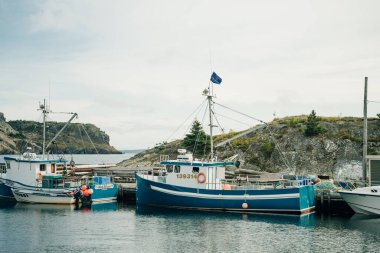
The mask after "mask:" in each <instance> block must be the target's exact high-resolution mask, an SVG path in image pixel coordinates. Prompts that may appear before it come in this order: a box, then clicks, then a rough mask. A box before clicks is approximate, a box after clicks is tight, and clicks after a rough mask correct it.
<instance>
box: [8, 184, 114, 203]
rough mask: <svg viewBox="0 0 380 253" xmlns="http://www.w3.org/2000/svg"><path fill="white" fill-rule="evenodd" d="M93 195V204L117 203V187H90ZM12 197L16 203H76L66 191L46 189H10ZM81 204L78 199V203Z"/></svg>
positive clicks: (71, 194) (70, 193)
mask: <svg viewBox="0 0 380 253" xmlns="http://www.w3.org/2000/svg"><path fill="white" fill-rule="evenodd" d="M91 188H92V189H93V194H92V195H91V200H90V202H92V203H93V204H96V203H107V202H115V201H117V186H116V184H110V185H109V186H108V187H102V188H97V187H95V186H93V187H91ZM12 192H13V195H14V197H15V199H16V200H17V201H18V202H24V203H38V204H67V205H72V204H75V203H76V200H75V198H74V197H73V193H72V192H70V191H68V190H61V191H56V190H54V191H52V190H48V189H43V188H39V189H28V188H24V189H23V188H12ZM79 202H82V201H81V200H80V199H79V201H78V203H79Z"/></svg>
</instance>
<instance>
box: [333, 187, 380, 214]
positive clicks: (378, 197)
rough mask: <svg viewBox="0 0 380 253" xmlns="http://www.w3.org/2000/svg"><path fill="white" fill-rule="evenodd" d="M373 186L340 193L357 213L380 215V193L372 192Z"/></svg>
mask: <svg viewBox="0 0 380 253" xmlns="http://www.w3.org/2000/svg"><path fill="white" fill-rule="evenodd" d="M372 188H373V187H372ZM372 188H371V187H366V188H362V189H358V190H357V191H355V190H354V191H339V194H340V195H341V196H342V198H343V199H344V200H345V201H346V202H347V204H348V205H349V206H350V207H351V208H352V209H353V210H354V211H355V212H356V213H361V214H369V215H380V194H378V193H372V192H370V190H371V189H372ZM378 188H379V187H378ZM368 190H369V191H368ZM379 192H380V188H379Z"/></svg>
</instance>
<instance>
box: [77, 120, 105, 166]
mask: <svg viewBox="0 0 380 253" xmlns="http://www.w3.org/2000/svg"><path fill="white" fill-rule="evenodd" d="M80 125H81V126H82V128H83V130H84V132H85V133H86V135H87V137H88V139H89V140H90V142H91V144H92V146H93V147H94V149H95V151H96V153H97V154H98V155H99V152H98V150H97V149H96V147H95V144H94V143H93V142H92V140H91V138H90V136H89V135H88V133H87V131H86V128H85V127H84V126H83V124H80ZM99 157H100V156H99ZM101 160H102V162H103V164H104V161H103V158H102V159H101Z"/></svg>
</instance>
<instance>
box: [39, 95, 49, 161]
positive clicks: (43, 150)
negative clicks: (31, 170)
mask: <svg viewBox="0 0 380 253" xmlns="http://www.w3.org/2000/svg"><path fill="white" fill-rule="evenodd" d="M40 109H41V110H42V114H43V125H44V126H43V143H42V159H45V142H46V114H47V110H46V99H44V104H43V105H40Z"/></svg>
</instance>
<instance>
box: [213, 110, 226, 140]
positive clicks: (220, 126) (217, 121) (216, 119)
mask: <svg viewBox="0 0 380 253" xmlns="http://www.w3.org/2000/svg"><path fill="white" fill-rule="evenodd" d="M211 112H212V115H214V119H215V121H216V123H217V124H218V126H219V128H220V130H222V133H223V134H224V128H223V127H222V125H221V124H220V123H219V120H218V118H217V117H216V114H215V112H214V111H213V110H211Z"/></svg>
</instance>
